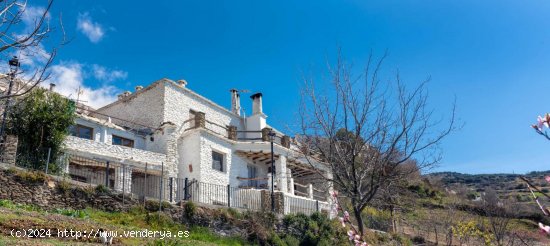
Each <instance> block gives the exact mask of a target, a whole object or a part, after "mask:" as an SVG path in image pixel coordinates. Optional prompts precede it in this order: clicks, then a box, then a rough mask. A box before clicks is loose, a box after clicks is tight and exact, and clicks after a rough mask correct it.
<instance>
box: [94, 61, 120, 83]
mask: <svg viewBox="0 0 550 246" xmlns="http://www.w3.org/2000/svg"><path fill="white" fill-rule="evenodd" d="M92 73H93V76H94V78H96V79H97V80H101V81H105V82H111V81H114V80H119V79H126V77H128V73H127V72H125V71H121V70H109V69H107V68H106V67H103V66H101V65H97V64H93V65H92Z"/></svg>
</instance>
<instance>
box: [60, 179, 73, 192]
mask: <svg viewBox="0 0 550 246" xmlns="http://www.w3.org/2000/svg"><path fill="white" fill-rule="evenodd" d="M57 190H58V191H59V192H61V193H65V194H67V193H68V192H69V191H70V190H71V183H69V182H67V181H66V180H61V181H59V182H58V183H57Z"/></svg>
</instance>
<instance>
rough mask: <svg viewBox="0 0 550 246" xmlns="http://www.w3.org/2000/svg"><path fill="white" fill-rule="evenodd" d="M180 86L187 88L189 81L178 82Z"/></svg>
mask: <svg viewBox="0 0 550 246" xmlns="http://www.w3.org/2000/svg"><path fill="white" fill-rule="evenodd" d="M178 85H179V86H181V87H185V86H187V81H186V80H185V79H180V80H178Z"/></svg>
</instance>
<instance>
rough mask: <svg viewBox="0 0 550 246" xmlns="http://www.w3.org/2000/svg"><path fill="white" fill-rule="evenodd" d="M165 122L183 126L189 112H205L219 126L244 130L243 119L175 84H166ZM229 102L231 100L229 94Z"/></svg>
mask: <svg viewBox="0 0 550 246" xmlns="http://www.w3.org/2000/svg"><path fill="white" fill-rule="evenodd" d="M164 96H165V103H164V106H165V107H164V121H170V122H173V123H175V124H176V125H178V126H179V125H181V124H182V123H183V122H184V121H186V120H188V119H189V110H194V111H197V112H204V113H205V114H206V119H207V120H209V121H212V122H216V123H217V124H219V125H222V126H226V125H233V126H237V127H238V128H239V129H242V120H241V118H240V117H239V116H238V115H236V114H234V113H232V112H230V111H228V110H226V109H225V108H222V107H221V106H219V105H217V104H215V103H213V102H212V101H210V100H208V99H206V98H204V97H202V96H199V95H197V94H196V93H194V92H191V91H190V90H189V89H187V88H182V87H181V86H179V85H177V84H175V83H165V88H164ZM227 100H230V96H229V93H227Z"/></svg>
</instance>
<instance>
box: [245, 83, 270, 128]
mask: <svg viewBox="0 0 550 246" xmlns="http://www.w3.org/2000/svg"><path fill="white" fill-rule="evenodd" d="M250 98H252V114H251V115H250V116H249V117H247V118H246V130H247V131H254V132H247V133H246V137H247V138H261V137H262V134H261V133H257V132H259V131H261V130H262V129H264V128H265V127H267V123H266V118H267V116H266V115H265V114H264V113H263V111H262V93H256V94H254V95H252V96H250Z"/></svg>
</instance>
